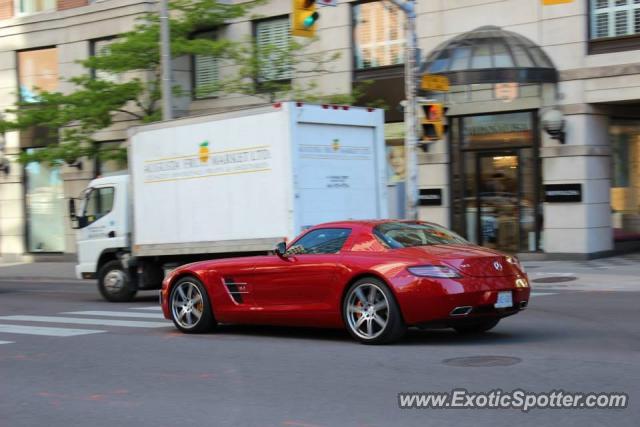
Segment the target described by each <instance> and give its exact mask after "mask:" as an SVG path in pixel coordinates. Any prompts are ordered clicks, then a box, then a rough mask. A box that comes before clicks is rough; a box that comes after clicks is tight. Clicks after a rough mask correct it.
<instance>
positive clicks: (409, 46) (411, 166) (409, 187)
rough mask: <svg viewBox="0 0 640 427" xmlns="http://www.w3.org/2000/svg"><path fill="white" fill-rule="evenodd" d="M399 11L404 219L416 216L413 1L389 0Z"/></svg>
mask: <svg viewBox="0 0 640 427" xmlns="http://www.w3.org/2000/svg"><path fill="white" fill-rule="evenodd" d="M389 1H391V2H392V3H393V4H394V5H396V6H397V7H398V8H400V10H402V11H403V12H404V14H405V16H406V18H407V19H406V26H405V28H406V39H407V43H406V47H405V59H404V61H405V62H404V70H405V77H404V85H405V98H406V103H405V106H404V126H405V135H404V153H405V163H406V164H405V170H406V178H405V204H406V210H405V216H406V218H407V219H411V220H416V219H418V208H417V204H418V155H417V153H416V145H417V142H418V136H417V131H418V123H417V103H416V76H417V56H418V39H417V35H416V2H415V0H406V1H400V0H389Z"/></svg>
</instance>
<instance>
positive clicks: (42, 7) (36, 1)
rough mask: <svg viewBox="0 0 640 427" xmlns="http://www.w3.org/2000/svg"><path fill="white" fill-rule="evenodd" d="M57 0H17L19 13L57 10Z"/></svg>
mask: <svg viewBox="0 0 640 427" xmlns="http://www.w3.org/2000/svg"><path fill="white" fill-rule="evenodd" d="M56 4H57V1H56V0H16V6H17V9H18V13H19V14H24V15H26V14H30V13H38V12H48V11H51V10H56Z"/></svg>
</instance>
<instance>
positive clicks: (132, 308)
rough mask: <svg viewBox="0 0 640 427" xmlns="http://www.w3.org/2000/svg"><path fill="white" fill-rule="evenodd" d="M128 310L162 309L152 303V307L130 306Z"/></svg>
mask: <svg viewBox="0 0 640 427" xmlns="http://www.w3.org/2000/svg"><path fill="white" fill-rule="evenodd" d="M129 310H154V311H160V310H162V307H160V306H157V305H154V306H153V307H131V308H130V309H129Z"/></svg>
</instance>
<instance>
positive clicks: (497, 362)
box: [442, 356, 522, 368]
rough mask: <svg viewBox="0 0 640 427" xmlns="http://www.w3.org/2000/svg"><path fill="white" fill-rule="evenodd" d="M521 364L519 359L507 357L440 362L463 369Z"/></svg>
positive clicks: (456, 358)
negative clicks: (462, 367)
mask: <svg viewBox="0 0 640 427" xmlns="http://www.w3.org/2000/svg"><path fill="white" fill-rule="evenodd" d="M520 362H522V359H520V358H519V357H508V356H471V357H454V358H453V359H445V360H443V361H442V363H444V364H445V365H449V366H464V367H471V368H477V367H485V366H488V367H491V366H511V365H515V364H517V363H520Z"/></svg>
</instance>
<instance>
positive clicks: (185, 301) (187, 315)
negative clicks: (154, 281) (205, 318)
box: [171, 282, 204, 329]
mask: <svg viewBox="0 0 640 427" xmlns="http://www.w3.org/2000/svg"><path fill="white" fill-rule="evenodd" d="M203 311H204V302H203V299H202V294H201V293H200V289H198V287H197V286H196V284H195V283H192V282H182V283H179V284H178V285H177V287H176V289H175V290H174V291H173V296H172V297H171V314H172V315H173V318H174V319H175V321H176V322H177V323H178V324H179V325H180V326H181V327H183V328H185V329H191V328H193V327H195V326H196V325H197V324H198V322H199V321H200V318H201V317H202V313H203Z"/></svg>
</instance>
